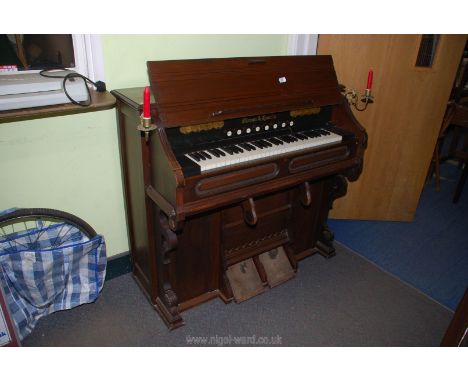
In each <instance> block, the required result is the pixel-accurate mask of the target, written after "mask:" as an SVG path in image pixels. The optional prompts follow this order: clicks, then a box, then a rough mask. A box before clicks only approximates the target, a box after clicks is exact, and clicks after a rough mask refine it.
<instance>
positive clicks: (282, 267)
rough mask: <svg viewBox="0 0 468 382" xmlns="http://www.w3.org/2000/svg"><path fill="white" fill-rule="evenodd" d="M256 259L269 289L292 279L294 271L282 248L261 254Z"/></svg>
mask: <svg viewBox="0 0 468 382" xmlns="http://www.w3.org/2000/svg"><path fill="white" fill-rule="evenodd" d="M258 259H259V260H260V262H261V263H262V265H263V268H264V269H265V273H266V277H267V282H268V285H269V286H270V288H273V287H275V286H277V285H280V284H282V283H284V282H285V281H288V280H289V279H292V278H293V277H294V275H295V272H294V269H293V267H292V266H291V263H290V262H289V259H288V256H287V255H286V252H285V251H284V248H283V247H278V248H275V249H272V250H271V251H268V252H263V253H262V254H261V255H259V256H258Z"/></svg>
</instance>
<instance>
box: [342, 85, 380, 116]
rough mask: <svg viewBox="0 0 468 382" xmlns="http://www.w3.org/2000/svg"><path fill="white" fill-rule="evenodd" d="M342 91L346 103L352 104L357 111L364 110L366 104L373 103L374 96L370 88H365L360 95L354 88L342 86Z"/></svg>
mask: <svg viewBox="0 0 468 382" xmlns="http://www.w3.org/2000/svg"><path fill="white" fill-rule="evenodd" d="M342 93H343V95H344V96H345V97H346V99H347V100H348V103H349V104H350V105H352V106H354V108H355V109H356V110H357V111H364V110H366V109H367V105H369V104H370V103H374V97H373V96H372V94H371V90H370V89H366V90H365V91H364V94H363V95H362V96H360V95H359V94H358V93H357V92H356V90H354V89H348V88H344V90H343V91H342ZM359 103H362V104H363V106H359Z"/></svg>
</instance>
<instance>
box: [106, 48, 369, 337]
mask: <svg viewBox="0 0 468 382" xmlns="http://www.w3.org/2000/svg"><path fill="white" fill-rule="evenodd" d="M147 68H148V76H149V81H150V84H151V94H152V95H151V105H150V109H149V111H148V112H149V113H150V115H151V119H152V123H151V124H150V125H148V124H146V125H145V126H144V125H142V118H141V114H142V109H143V103H142V100H143V88H128V89H120V90H115V91H113V92H112V93H113V95H114V96H115V97H116V99H117V113H118V129H119V148H120V157H121V165H122V173H123V183H124V193H125V208H126V216H127V224H128V230H129V240H130V251H131V259H132V267H133V275H134V278H135V280H136V281H137V283H138V284H139V286H140V287H141V289H142V291H143V292H144V293H145V295H146V296H147V297H148V299H149V301H150V302H151V304H152V305H153V306H154V308H155V309H156V311H157V312H158V313H159V314H160V316H161V317H162V319H163V321H164V322H165V323H166V325H167V326H168V327H169V328H170V329H174V328H177V327H179V326H181V325H183V324H184V321H183V318H182V312H183V311H185V310H186V309H189V308H192V307H194V306H196V305H198V304H201V303H203V302H206V301H208V300H210V299H213V298H216V297H219V298H221V299H222V300H223V301H224V302H226V303H229V302H232V301H235V302H237V303H239V302H242V301H244V300H246V299H248V298H252V297H254V296H256V295H258V294H259V293H262V292H266V291H268V289H269V288H272V287H274V286H276V285H279V284H281V283H283V282H286V281H287V280H289V279H291V278H292V277H294V276H295V274H296V271H297V269H298V262H299V261H300V260H301V259H304V258H305V257H307V256H310V255H313V254H315V253H319V254H321V255H322V256H325V257H331V256H333V255H334V254H335V249H334V247H333V240H334V237H333V233H332V232H331V231H330V229H329V228H328V226H327V218H328V212H329V210H330V209H331V208H332V204H333V201H334V200H335V199H336V198H338V197H342V196H344V195H345V194H346V191H347V184H348V181H355V180H356V179H357V178H358V177H359V175H360V173H361V171H362V166H363V154H364V150H365V148H366V142H367V135H366V132H365V130H364V128H363V127H362V126H361V125H360V124H359V123H358V122H357V120H356V119H355V118H354V116H353V114H352V112H351V111H350V108H349V106H348V102H347V100H346V99H345V98H344V96H343V95H342V94H341V92H340V89H341V87H340V85H339V84H338V81H337V77H336V73H335V70H334V67H333V60H332V57H331V56H281V57H244V58H219V59H218V58H215V59H196V60H169V61H150V62H148V63H147Z"/></svg>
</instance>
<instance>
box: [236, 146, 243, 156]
mask: <svg viewBox="0 0 468 382" xmlns="http://www.w3.org/2000/svg"><path fill="white" fill-rule="evenodd" d="M234 147H235V148H236V149H237V152H238V153H239V154H241V153H243V152H244V150H242V148H241V147H239V146H238V145H235V146H234Z"/></svg>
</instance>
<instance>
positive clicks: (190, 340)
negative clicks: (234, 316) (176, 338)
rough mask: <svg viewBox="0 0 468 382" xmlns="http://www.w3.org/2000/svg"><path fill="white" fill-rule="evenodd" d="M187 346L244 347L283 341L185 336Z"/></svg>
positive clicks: (269, 338) (255, 338)
mask: <svg viewBox="0 0 468 382" xmlns="http://www.w3.org/2000/svg"><path fill="white" fill-rule="evenodd" d="M185 341H186V343H187V345H195V346H197V345H205V346H226V345H227V346H230V345H232V346H245V345H257V346H262V345H281V344H282V342H283V339H282V338H281V336H280V335H276V336H270V337H268V336H263V337H262V336H256V335H255V334H254V335H252V336H233V335H231V334H229V335H227V336H218V335H216V336H210V337H208V336H206V337H204V336H186V337H185Z"/></svg>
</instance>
